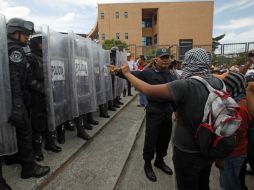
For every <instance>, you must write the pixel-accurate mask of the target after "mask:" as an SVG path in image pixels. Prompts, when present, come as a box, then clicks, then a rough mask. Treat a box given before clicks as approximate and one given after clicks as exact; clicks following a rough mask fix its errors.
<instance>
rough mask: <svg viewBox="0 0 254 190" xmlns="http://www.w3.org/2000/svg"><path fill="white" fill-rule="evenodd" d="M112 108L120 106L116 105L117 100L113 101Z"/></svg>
mask: <svg viewBox="0 0 254 190" xmlns="http://www.w3.org/2000/svg"><path fill="white" fill-rule="evenodd" d="M113 107H115V108H120V106H119V105H118V104H117V100H116V99H114V100H113Z"/></svg>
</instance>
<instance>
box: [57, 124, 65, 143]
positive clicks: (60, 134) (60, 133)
mask: <svg viewBox="0 0 254 190" xmlns="http://www.w3.org/2000/svg"><path fill="white" fill-rule="evenodd" d="M56 132H57V141H58V143H59V144H64V143H65V126H64V124H62V125H59V126H57V128H56Z"/></svg>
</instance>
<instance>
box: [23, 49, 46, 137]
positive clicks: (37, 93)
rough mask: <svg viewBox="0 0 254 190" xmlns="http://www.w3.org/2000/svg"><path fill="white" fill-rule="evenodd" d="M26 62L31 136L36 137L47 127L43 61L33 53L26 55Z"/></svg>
mask: <svg viewBox="0 0 254 190" xmlns="http://www.w3.org/2000/svg"><path fill="white" fill-rule="evenodd" d="M27 60H28V62H29V69H28V83H29V91H30V94H31V104H30V116H31V124H32V127H33V136H34V137H38V136H40V135H41V134H42V133H43V132H44V131H45V130H46V126H47V117H46V115H47V112H46V99H45V91H44V76H43V61H42V57H41V56H38V55H36V54H35V53H29V54H27ZM38 121H39V122H38Z"/></svg>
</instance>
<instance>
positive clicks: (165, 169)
mask: <svg viewBox="0 0 254 190" xmlns="http://www.w3.org/2000/svg"><path fill="white" fill-rule="evenodd" d="M154 166H155V167H157V168H160V169H161V170H162V171H163V172H164V173H166V174H168V175H172V174H173V171H172V169H171V168H170V167H169V166H168V165H167V164H166V163H165V162H164V160H163V158H156V160H155V162H154Z"/></svg>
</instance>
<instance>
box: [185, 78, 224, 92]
mask: <svg viewBox="0 0 254 190" xmlns="http://www.w3.org/2000/svg"><path fill="white" fill-rule="evenodd" d="M190 78H193V79H196V80H198V81H200V82H202V83H203V84H204V85H205V87H206V88H207V89H208V90H209V92H214V91H216V89H215V88H213V87H212V86H211V85H210V84H209V83H208V82H207V81H206V80H205V79H203V78H202V77H200V76H192V77H190ZM218 79H219V78H218ZM219 80H220V81H221V82H222V86H223V87H222V90H220V91H223V92H226V86H225V84H224V82H223V81H222V80H221V79H219Z"/></svg>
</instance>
